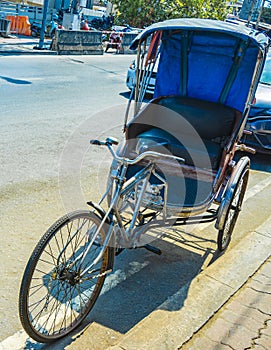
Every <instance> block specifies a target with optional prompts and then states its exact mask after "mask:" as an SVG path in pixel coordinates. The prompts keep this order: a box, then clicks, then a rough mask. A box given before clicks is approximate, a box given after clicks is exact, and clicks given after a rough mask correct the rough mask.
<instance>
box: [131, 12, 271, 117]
mask: <svg viewBox="0 0 271 350" xmlns="http://www.w3.org/2000/svg"><path fill="white" fill-rule="evenodd" d="M157 34H158V35H157ZM149 36H151V37H152V39H151V45H150V48H151V50H153V49H154V47H155V45H156V48H157V52H158V50H159V64H158V68H157V75H156V85H155V91H154V97H159V96H168V95H180V96H188V97H192V98H197V99H201V100H207V101H211V102H219V103H222V104H225V105H227V106H230V107H233V108H235V109H237V110H239V111H241V112H243V111H244V108H245V106H246V103H247V102H248V99H250V101H251V100H252V98H253V97H254V93H255V90H256V87H257V84H258V80H259V77H260V73H261V69H262V66H263V62H264V59H265V55H266V51H267V47H268V44H269V38H268V37H267V36H266V35H264V34H263V33H260V32H257V31H255V30H252V29H251V28H248V27H246V26H244V25H237V24H232V23H227V22H222V21H218V20H209V19H198V18H196V19H195V18H194V19H191V18H183V19H172V20H167V21H164V22H160V23H155V24H153V25H151V26H150V27H148V28H146V29H145V30H144V31H142V32H141V33H140V34H139V35H138V36H137V37H136V38H135V39H134V41H133V42H132V44H131V49H136V48H137V47H138V45H140V44H141V43H142V42H143V41H144V40H146V39H147V38H148V37H149ZM154 40H156V43H153V44H152V42H153V41H154ZM158 40H159V44H158ZM157 57H158V55H157Z"/></svg>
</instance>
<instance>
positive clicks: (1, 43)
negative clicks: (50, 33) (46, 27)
mask: <svg viewBox="0 0 271 350" xmlns="http://www.w3.org/2000/svg"><path fill="white" fill-rule="evenodd" d="M39 41H40V39H39V38H33V37H28V36H22V35H9V36H8V37H6V38H5V37H2V36H0V54H1V55H3V54H9V55H20V54H23V55H27V54H30V55H33V54H35V55H37V54H38V55H56V54H57V53H56V52H55V51H52V50H50V44H51V41H52V40H51V39H45V40H44V46H43V49H36V47H38V46H39Z"/></svg>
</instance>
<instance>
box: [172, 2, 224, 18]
mask: <svg viewBox="0 0 271 350" xmlns="http://www.w3.org/2000/svg"><path fill="white" fill-rule="evenodd" d="M226 3H227V2H226V1H224V0H175V1H174V2H173V1H172V2H169V5H168V9H167V14H168V16H169V17H170V18H179V17H198V18H210V19H220V20H224V19H225V18H226V15H227V13H228V12H229V7H228V6H227V5H226Z"/></svg>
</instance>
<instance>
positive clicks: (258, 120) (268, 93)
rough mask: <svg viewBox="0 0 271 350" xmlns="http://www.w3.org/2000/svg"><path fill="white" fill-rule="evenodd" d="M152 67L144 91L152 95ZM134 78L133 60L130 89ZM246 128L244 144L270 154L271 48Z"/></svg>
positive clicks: (129, 80) (129, 73)
mask: <svg viewBox="0 0 271 350" xmlns="http://www.w3.org/2000/svg"><path fill="white" fill-rule="evenodd" d="M155 68H156V67H154V70H153V73H152V75H151V78H150V81H149V84H148V86H147V89H146V93H147V94H150V95H153V93H154V87H155V80H156V72H157V70H156V69H155ZM135 80H136V63H135V61H133V62H132V63H131V64H130V66H129V68H128V71H127V77H126V86H127V87H128V88H129V89H130V90H132V88H133V86H134V84H135ZM246 130H248V131H250V132H251V135H245V136H244V139H243V141H244V142H245V143H246V145H248V146H250V147H252V148H255V149H256V150H257V151H258V152H260V153H270V154H271V50H270V51H269V54H268V56H267V58H266V62H265V66H264V69H263V72H262V76H261V79H260V83H259V85H258V88H257V91H256V103H255V104H254V105H253V106H252V107H251V110H250V115H249V118H248V122H247V125H246Z"/></svg>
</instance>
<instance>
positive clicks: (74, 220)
mask: <svg viewBox="0 0 271 350" xmlns="http://www.w3.org/2000/svg"><path fill="white" fill-rule="evenodd" d="M100 223H101V219H100V218H99V217H98V216H97V215H95V214H94V213H92V212H89V211H77V212H73V213H71V214H67V215H65V216H63V217H62V218H60V219H59V220H58V221H57V222H56V223H55V224H54V225H52V226H51V227H50V228H49V230H48V231H47V232H46V233H45V234H44V236H43V237H42V238H41V240H40V241H39V243H38V244H37V246H36V247H35V249H34V251H33V253H32V255H31V257H30V259H29V262H28V264H27V266H26V269H25V273H24V276H23V280H22V284H21V289H20V295H19V314H20V319H21V323H22V325H23V327H24V329H25V331H26V332H27V333H28V334H29V336H30V337H31V338H33V339H35V340H36V341H38V342H42V343H48V342H52V341H55V340H57V339H59V338H62V337H64V336H65V335H67V334H68V333H70V332H71V331H72V330H74V329H75V328H76V327H77V326H78V325H79V324H80V323H81V322H82V321H83V319H84V318H85V317H86V316H87V314H88V313H89V311H90V310H91V309H92V307H93V306H94V304H95V301H96V299H97V297H98V296H99V294H100V292H101V289H102V286H103V283H104V280H105V277H106V274H107V273H109V272H110V271H111V269H112V267H113V259H114V248H113V245H112V244H110V246H108V247H106V249H105V251H104V253H103V255H102V258H101V259H100V260H99V261H98V262H97V263H96V265H95V266H93V268H92V269H91V271H88V272H87V273H86V275H84V276H81V275H80V273H81V272H82V271H83V270H84V269H85V268H86V267H87V266H89V264H90V263H91V262H93V261H94V259H95V258H96V257H97V256H98V254H99V253H100V251H101V249H102V245H103V242H104V240H105V236H106V232H105V230H104V229H102V230H101V231H100V233H99V234H98V236H97V237H96V238H95V240H94V243H93V245H92V246H91V248H90V249H89V251H88V253H87V255H86V258H85V260H84V262H83V263H82V262H81V259H80V258H78V257H81V256H82V254H83V253H84V252H86V249H87V247H88V245H89V242H90V241H91V239H92V237H93V235H94V234H95V232H97V228H98V227H99V225H100ZM111 243H112V242H111Z"/></svg>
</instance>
